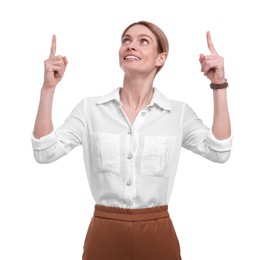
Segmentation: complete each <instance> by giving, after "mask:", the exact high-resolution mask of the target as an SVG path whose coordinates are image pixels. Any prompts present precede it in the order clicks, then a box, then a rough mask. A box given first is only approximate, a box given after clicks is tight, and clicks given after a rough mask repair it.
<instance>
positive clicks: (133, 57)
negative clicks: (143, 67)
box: [124, 55, 141, 60]
mask: <svg viewBox="0 0 261 260" xmlns="http://www.w3.org/2000/svg"><path fill="white" fill-rule="evenodd" d="M124 60H141V59H140V58H139V57H136V56H133V55H129V56H126V57H125V58H124Z"/></svg>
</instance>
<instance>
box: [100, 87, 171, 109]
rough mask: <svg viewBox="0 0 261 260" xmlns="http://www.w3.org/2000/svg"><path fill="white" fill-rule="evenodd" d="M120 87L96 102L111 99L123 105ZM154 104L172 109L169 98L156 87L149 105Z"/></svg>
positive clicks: (101, 102) (109, 100)
mask: <svg viewBox="0 0 261 260" xmlns="http://www.w3.org/2000/svg"><path fill="white" fill-rule="evenodd" d="M120 89H121V88H120V87H119V88H116V89H114V90H113V91H112V92H110V93H109V94H107V95H104V96H101V97H100V98H99V99H98V100H97V102H96V104H97V105H101V104H104V103H108V102H111V101H116V102H117V103H118V104H120V105H121V101H120ZM153 105H157V106H159V107H160V108H162V109H164V110H171V105H170V102H169V100H168V99H167V98H166V97H165V96H164V95H163V94H162V93H161V92H160V91H159V90H158V89H157V88H154V93H153V97H152V100H151V102H150V105H149V106H153Z"/></svg>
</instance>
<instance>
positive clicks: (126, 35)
mask: <svg viewBox="0 0 261 260" xmlns="http://www.w3.org/2000/svg"><path fill="white" fill-rule="evenodd" d="M124 37H130V38H132V36H131V35H130V34H124V35H123V36H122V38H124ZM138 37H139V38H141V37H148V38H150V39H151V40H152V37H150V36H149V35H148V34H139V35H138Z"/></svg>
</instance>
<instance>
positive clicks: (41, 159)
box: [34, 150, 56, 164]
mask: <svg viewBox="0 0 261 260" xmlns="http://www.w3.org/2000/svg"><path fill="white" fill-rule="evenodd" d="M34 159H35V161H36V162H37V163H39V164H48V163H51V162H53V161H55V160H56V158H55V157H54V156H47V154H46V153H45V151H38V150H34Z"/></svg>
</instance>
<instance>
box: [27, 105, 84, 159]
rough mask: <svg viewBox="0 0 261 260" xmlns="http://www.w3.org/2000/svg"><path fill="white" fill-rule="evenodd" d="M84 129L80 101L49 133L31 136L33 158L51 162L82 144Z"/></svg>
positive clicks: (82, 110)
mask: <svg viewBox="0 0 261 260" xmlns="http://www.w3.org/2000/svg"><path fill="white" fill-rule="evenodd" d="M85 131H86V127H85V120H84V103H83V101H82V102H80V103H79V104H78V105H77V106H76V107H75V108H74V109H73V111H72V112H71V114H70V116H69V117H68V118H67V119H66V121H65V122H64V124H63V125H62V126H60V127H59V128H57V129H55V130H53V131H52V132H51V133H50V134H48V135H46V136H43V137H41V138H40V139H36V138H35V137H34V136H33V135H32V136H31V141H32V147H33V153H34V158H35V160H36V161H37V162H38V163H51V162H53V161H56V160H57V159H59V158H61V157H62V156H64V155H66V154H67V153H69V152H70V151H71V150H72V149H74V148H75V147H77V146H79V145H81V144H82V139H83V138H84V133H85Z"/></svg>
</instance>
